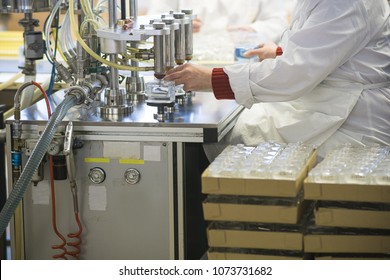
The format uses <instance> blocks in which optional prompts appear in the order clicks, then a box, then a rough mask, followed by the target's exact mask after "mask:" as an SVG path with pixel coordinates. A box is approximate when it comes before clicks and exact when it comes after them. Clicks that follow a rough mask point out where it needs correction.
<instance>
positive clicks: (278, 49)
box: [276, 46, 283, 56]
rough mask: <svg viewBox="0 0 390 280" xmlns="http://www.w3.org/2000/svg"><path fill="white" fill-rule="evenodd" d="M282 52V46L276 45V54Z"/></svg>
mask: <svg viewBox="0 0 390 280" xmlns="http://www.w3.org/2000/svg"><path fill="white" fill-rule="evenodd" d="M282 54H283V50H282V47H279V46H278V47H277V48H276V56H279V55H282Z"/></svg>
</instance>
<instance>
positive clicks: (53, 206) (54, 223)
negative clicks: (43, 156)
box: [49, 155, 68, 260]
mask: <svg viewBox="0 0 390 280" xmlns="http://www.w3.org/2000/svg"><path fill="white" fill-rule="evenodd" d="M49 162H50V193H51V224H52V227H53V230H54V232H55V234H56V235H57V236H58V238H60V239H61V240H62V243H61V244H57V245H53V246H51V248H52V249H54V250H62V252H61V253H59V254H55V255H53V259H63V260H67V259H68V258H67V257H66V255H67V254H68V250H67V249H66V247H65V245H66V239H65V237H64V236H63V235H62V234H61V233H60V232H59V230H58V228H57V209H56V195H55V187H54V175H53V174H54V163H53V156H51V155H50V156H49Z"/></svg>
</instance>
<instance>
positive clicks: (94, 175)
mask: <svg viewBox="0 0 390 280" xmlns="http://www.w3.org/2000/svg"><path fill="white" fill-rule="evenodd" d="M88 178H89V180H91V182H92V183H94V184H101V183H103V182H104V180H105V179H106V172H104V170H103V169H101V168H100V167H94V168H91V169H90V170H89V173H88Z"/></svg>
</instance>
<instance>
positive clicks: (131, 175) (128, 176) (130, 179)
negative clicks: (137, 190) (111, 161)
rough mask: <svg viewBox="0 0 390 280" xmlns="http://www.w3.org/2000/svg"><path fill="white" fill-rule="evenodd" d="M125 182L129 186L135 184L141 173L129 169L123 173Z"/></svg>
mask: <svg viewBox="0 0 390 280" xmlns="http://www.w3.org/2000/svg"><path fill="white" fill-rule="evenodd" d="M125 180H126V182H127V183H129V184H130V185H134V184H137V183H138V182H139V181H140V180H141V173H139V171H138V170H137V169H135V168H129V169H127V170H126V172H125Z"/></svg>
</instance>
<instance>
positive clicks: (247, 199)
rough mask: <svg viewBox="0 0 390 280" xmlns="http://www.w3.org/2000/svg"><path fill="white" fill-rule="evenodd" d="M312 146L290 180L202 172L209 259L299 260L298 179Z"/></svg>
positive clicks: (310, 160)
mask: <svg viewBox="0 0 390 280" xmlns="http://www.w3.org/2000/svg"><path fill="white" fill-rule="evenodd" d="M315 160H316V153H315V151H314V150H313V149H312V150H311V152H310V155H309V156H308V157H307V160H306V161H305V162H304V163H303V164H302V166H301V167H300V170H299V172H298V173H297V175H296V176H295V177H294V178H288V179H287V178H278V179H272V178H253V177H245V176H239V175H237V176H223V175H215V174H210V167H211V166H210V167H209V168H208V169H206V170H205V172H204V173H203V174H202V192H203V193H204V194H207V198H206V200H205V201H204V202H203V213H204V218H205V220H206V221H208V222H209V226H208V229H207V238H208V245H209V250H208V258H209V259H214V260H215V259H303V258H305V254H304V250H303V228H304V227H303V222H302V221H303V217H304V213H306V212H307V211H306V210H307V209H308V208H309V205H308V204H309V203H311V202H308V201H304V200H303V181H304V179H305V177H306V175H307V173H308V171H309V170H310V168H312V167H313V165H314V164H315Z"/></svg>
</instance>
